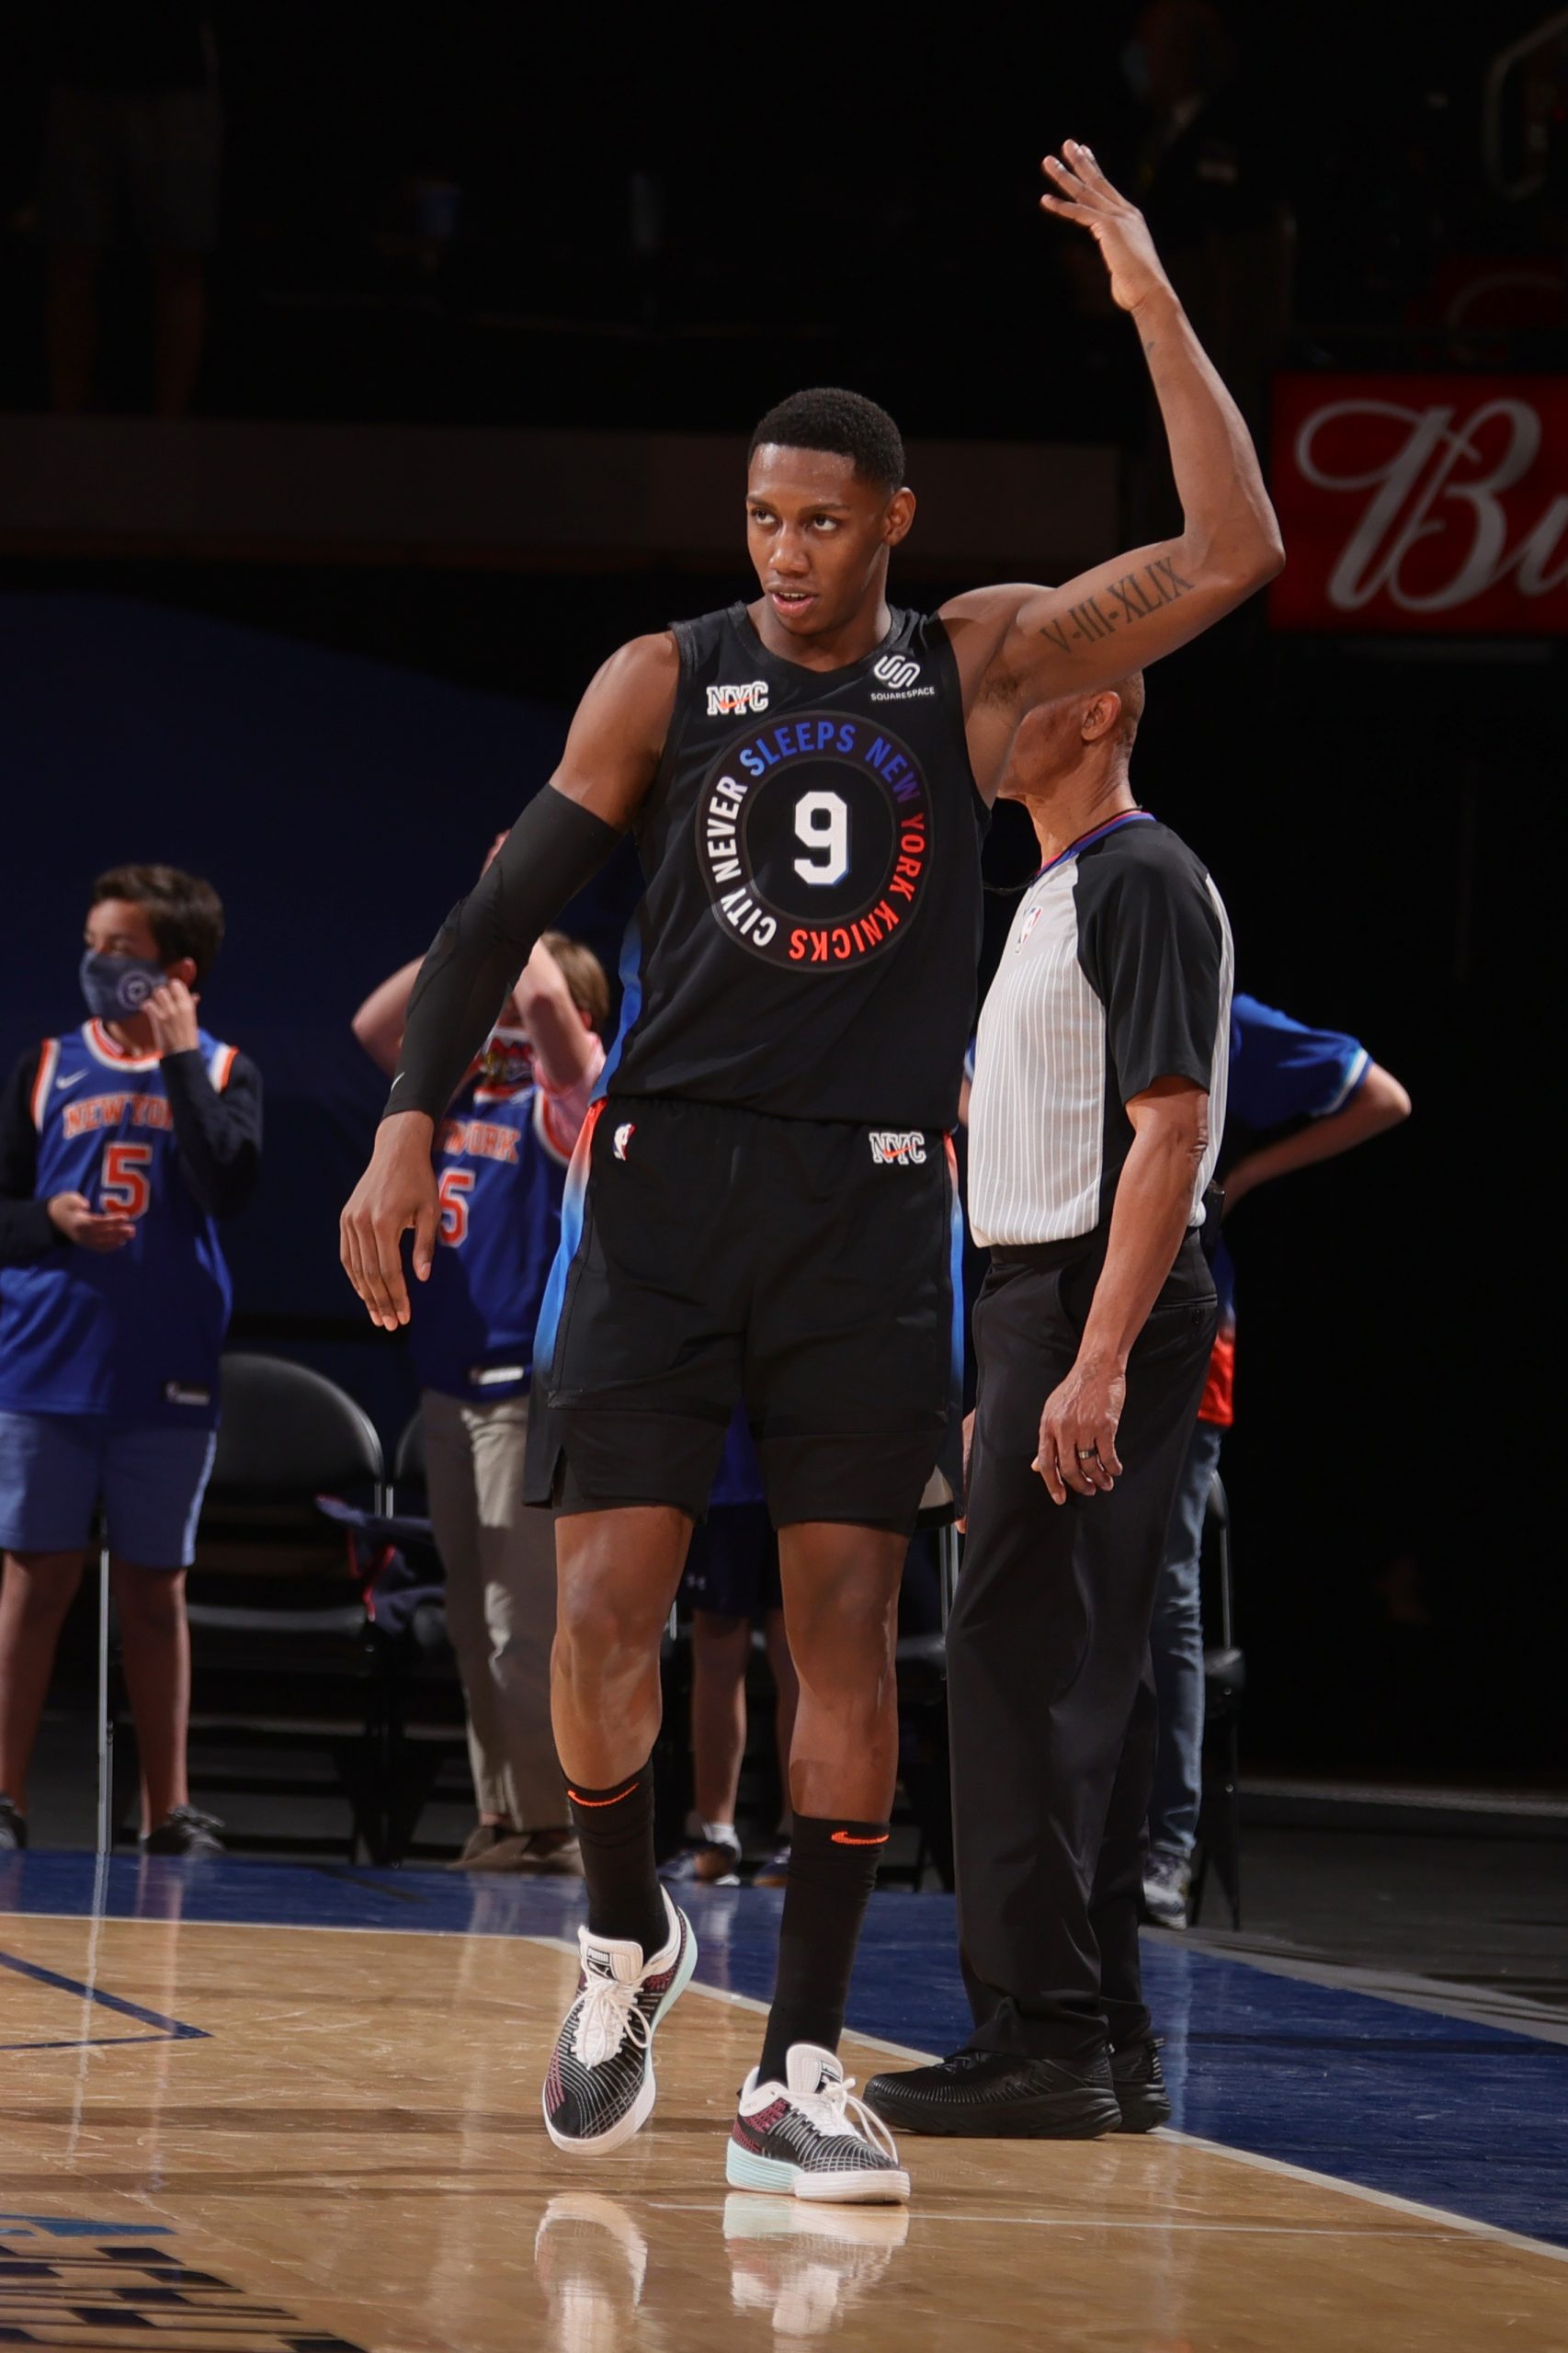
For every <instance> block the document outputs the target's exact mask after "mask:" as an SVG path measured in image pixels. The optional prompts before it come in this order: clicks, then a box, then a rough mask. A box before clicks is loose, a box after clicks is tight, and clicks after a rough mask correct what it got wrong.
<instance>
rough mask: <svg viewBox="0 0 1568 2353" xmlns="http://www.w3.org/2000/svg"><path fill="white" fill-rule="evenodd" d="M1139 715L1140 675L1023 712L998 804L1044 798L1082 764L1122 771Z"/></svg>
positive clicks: (1059, 697) (1138, 672)
mask: <svg viewBox="0 0 1568 2353" xmlns="http://www.w3.org/2000/svg"><path fill="white" fill-rule="evenodd" d="M1142 716H1143V673H1142V670H1130V671H1129V672H1128V674H1127V676H1126V677H1125V678H1118V679H1117V681H1116V683H1115V685H1114V686H1109V687H1097V688H1096V689H1095V691H1094V693H1093V694H1070V695H1057V696H1055V697H1054V698H1053V699H1051V701H1050V702H1042V703H1037V704H1036V705H1035V707H1034V709H1033V710H1028V711H1026V712H1025V713H1024V716H1023V719H1022V721H1021V722H1020V723H1019V726H1018V732H1017V735H1015V737H1014V738H1013V750H1012V756H1011V757H1010V758H1009V760H1008V762H1007V772H1006V776H1005V777H1004V778H1003V779H1002V784H1001V789H1000V797H1001V798H1002V799H1003V800H1004V801H1028V800H1031V799H1033V798H1035V797H1036V796H1038V795H1039V794H1041V793H1049V792H1050V791H1051V788H1052V786H1053V785H1055V784H1056V783H1057V782H1058V781H1060V780H1061V779H1062V778H1064V777H1067V776H1070V775H1073V774H1074V773H1076V772H1078V771H1079V770H1081V769H1082V768H1084V767H1085V766H1086V765H1087V764H1090V763H1094V764H1096V765H1097V766H1099V767H1104V768H1125V767H1126V766H1127V763H1128V760H1129V758H1130V756H1131V751H1132V745H1133V739H1134V737H1135V736H1136V735H1137V733H1138V722H1139V721H1140V720H1141V719H1142Z"/></svg>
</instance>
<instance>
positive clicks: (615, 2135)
mask: <svg viewBox="0 0 1568 2353" xmlns="http://www.w3.org/2000/svg"><path fill="white" fill-rule="evenodd" d="M680 1917H681V1921H682V1924H683V1926H684V1927H685V1929H686V1957H685V1959H684V1960H683V1961H681V1963H680V1965H679V1967H678V1968H677V1969H676V1973H675V1975H674V1976H673V1977H672V1978H671V1980H670V1982H669V1984H668V1986H667V1987H666V1988H665V1995H664V1998H663V2000H662V2001H661V2002H660V2004H659V2006H658V2008H657V2009H656V2010H655V2011H654V2012H653V2020H652V2022H651V2024H650V2026H649V2028H648V2048H647V2051H646V2052H645V2053H644V2055H643V2060H642V2082H641V2083H640V2084H639V2085H638V2086H637V2097H636V2098H635V2099H634V2100H633V2101H632V2103H631V2107H630V2108H629V2109H627V2111H626V2113H625V2115H624V2116H621V2117H618V2118H617V2119H616V2121H615V2122H614V2123H613V2124H612V2125H610V2127H609V2128H608V2131H604V2132H596V2133H595V2134H594V2135H593V2137H592V2138H591V2139H589V2140H579V2139H577V2138H576V2136H575V2135H574V2134H573V2133H571V2132H558V2131H556V2129H555V2126H554V2125H553V2124H552V2123H551V2120H550V2110H549V2109H548V2108H546V2107H545V2105H544V2095H543V2093H542V2092H541V2093H540V2113H541V2115H542V2116H543V2118H544V2129H545V2131H547V2132H548V2133H549V2135H550V2137H551V2141H552V2142H553V2143H554V2144H555V2146H556V2147H557V2148H558V2149H562V2150H564V2151H565V2152H566V2153H567V2154H568V2155H571V2156H585V2157H603V2156H608V2154H609V2152H610V2151H611V2150H612V2149H619V2148H620V2147H621V2146H622V2145H623V2144H624V2143H626V2142H628V2141H630V2140H631V2138H632V2136H633V2134H634V2133H638V2132H641V2131H642V2127H643V2126H644V2124H646V2123H647V2121H648V2119H649V2118H650V2116H652V2114H653V2102H654V2101H655V2099H657V2097H658V2096H659V2086H658V2083H657V2081H656V2079H655V2077H654V2075H653V2037H654V2036H655V2035H656V2034H657V2032H658V2030H659V2029H660V2028H661V2027H662V2026H663V2024H664V2022H665V2017H666V2015H667V2014H668V2012H669V2011H670V2010H671V2009H672V2008H673V2007H674V2006H675V2005H676V2002H678V2001H679V1999H680V1997H681V1995H683V1994H684V1993H685V1991H686V1989H687V1986H688V1985H689V1984H690V1983H691V1973H692V1971H693V1970H694V1969H695V1968H696V1967H697V1938H695V1937H694V1936H693V1935H692V1933H691V1922H690V1921H689V1920H688V1919H687V1916H686V1914H685V1913H684V1912H683V1913H682V1914H681V1915H680Z"/></svg>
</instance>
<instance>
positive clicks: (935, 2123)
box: [866, 2051, 1124, 2141]
mask: <svg viewBox="0 0 1568 2353" xmlns="http://www.w3.org/2000/svg"><path fill="white" fill-rule="evenodd" d="M866 2105H867V2107H868V2108H873V2109H875V2110H876V2112H877V2114H878V2115H879V2116H880V2117H881V2118H883V2119H884V2120H885V2121H886V2122H887V2123H889V2124H891V2125H892V2126H893V2127H894V2129H895V2130H896V2131H900V2132H945V2133H949V2134H953V2135H955V2136H961V2137H962V2138H964V2139H966V2140H971V2141H1097V2140H1099V2139H1100V2137H1101V2135H1102V2134H1104V2133H1107V2132H1119V2131H1122V2130H1123V2129H1124V2127H1123V2123H1122V2111H1121V2105H1120V2102H1119V2100H1118V2098H1117V2096H1116V2089H1115V2086H1114V2084H1113V2081H1112V2078H1111V2072H1110V2061H1109V2058H1108V2055H1107V2054H1106V2053H1105V2052H1101V2053H1100V2054H1099V2055H1098V2056H1097V2057H1096V2058H1094V2059H1091V2060H1089V2061H1088V2062H1087V2063H1085V2064H1084V2065H1082V2066H1079V2067H1067V2066H1063V2065H1062V2064H1061V2063H1059V2062H1058V2061H1057V2060H1054V2059H1021V2058H1017V2057H1016V2056H1014V2055H1012V2054H1011V2053H1009V2052H1004V2051H955V2052H954V2053H953V2055H952V2057H951V2058H950V2059H941V2060H938V2061H937V2063H936V2064H935V2065H934V2066H930V2067H915V2068H912V2069H911V2070H910V2072H909V2073H908V2074H907V2075H873V2076H872V2078H871V2080H870V2082H869V2084H868V2085H867V2086H866Z"/></svg>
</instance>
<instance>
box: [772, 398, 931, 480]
mask: <svg viewBox="0 0 1568 2353" xmlns="http://www.w3.org/2000/svg"><path fill="white" fill-rule="evenodd" d="M765 442H772V443H774V444H775V445H776V446H777V447H778V448H779V449H825V450H827V451H828V452H829V453H830V455H832V456H833V457H835V458H847V459H848V460H849V461H850V463H851V464H852V465H853V467H854V469H855V471H856V472H857V473H858V475H859V476H860V477H861V479H862V481H864V482H869V483H875V484H876V487H877V488H878V489H879V490H881V491H886V492H887V493H888V494H890V495H891V494H892V492H893V491H895V490H897V489H898V488H899V487H900V485H901V484H902V483H903V435H902V434H901V433H900V431H899V429H898V427H897V426H896V425H895V424H894V423H893V421H892V417H891V416H890V415H888V413H887V411H886V409H885V408H879V407H878V406H877V404H876V402H875V401H869V400H868V399H867V398H866V395H865V393H864V392H846V391H844V389H843V388H842V386H840V385H836V384H819V385H817V386H816V387H815V388H814V390H812V391H811V392H791V393H790V397H789V399H788V400H782V401H778V402H777V403H776V404H775V405H774V406H773V407H772V408H770V409H769V410H768V412H767V415H766V416H765V417H763V418H762V419H761V420H760V422H759V423H758V425H757V428H756V432H755V433H754V434H753V435H752V437H751V447H750V449H748V450H747V451H746V459H747V462H748V463H749V462H750V460H752V459H753V458H755V457H756V453H757V451H758V450H759V449H761V448H762V446H763V444H764V443H765Z"/></svg>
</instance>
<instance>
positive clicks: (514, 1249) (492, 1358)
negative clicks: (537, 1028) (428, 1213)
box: [410, 1031, 575, 1404]
mask: <svg viewBox="0 0 1568 2353" xmlns="http://www.w3.org/2000/svg"><path fill="white" fill-rule="evenodd" d="M574 1142H575V1137H574V1135H572V1134H570V1133H567V1132H565V1131H562V1129H560V1128H559V1127H558V1126H557V1124H556V1120H555V1117H554V1113H553V1107H552V1105H551V1099H550V1097H549V1096H548V1095H547V1094H546V1093H545V1091H544V1089H543V1088H542V1087H540V1086H536V1084H535V1082H534V1074H533V1066H532V1061H531V1058H530V1056H529V1053H528V1045H527V1041H526V1040H524V1039H522V1038H521V1037H520V1036H518V1035H517V1033H516V1032H507V1031H497V1032H496V1034H495V1035H494V1037H493V1038H492V1040H491V1041H490V1044H489V1046H488V1047H487V1049H486V1051H485V1055H484V1060H483V1063H482V1064H481V1066H480V1068H479V1069H478V1071H477V1072H476V1073H475V1074H473V1075H472V1077H471V1078H470V1079H469V1080H468V1081H467V1083H466V1084H465V1085H464V1086H463V1087H462V1088H461V1089H460V1092H459V1093H458V1094H457V1095H456V1096H454V1097H453V1098H452V1102H451V1105H450V1107H449V1110H448V1112H447V1116H446V1118H445V1119H444V1120H441V1121H440V1123H439V1125H438V1126H437V1131H436V1145H435V1159H436V1176H437V1185H438V1188H439V1193H440V1203H441V1222H440V1228H439V1231H438V1233H437V1250H436V1256H435V1263H434V1264H433V1266H432V1267H431V1269H430V1279H429V1281H428V1282H426V1283H423V1284H420V1283H415V1285H414V1286H413V1294H414V1296H413V1307H414V1313H413V1317H412V1319H411V1331H410V1336H411V1338H412V1340H413V1344H414V1365H415V1372H416V1373H417V1375H418V1378H419V1383H420V1386H421V1387H422V1388H425V1389H438V1390H440V1391H441V1392H442V1393H443V1394H444V1395H446V1396H449V1397H462V1398H466V1399H468V1400H470V1401H471V1402H472V1403H476V1404H477V1403H479V1402H480V1401H482V1400H483V1399H485V1398H489V1397H509V1396H512V1395H515V1394H516V1392H517V1391H518V1390H522V1389H526V1388H527V1387H528V1383H529V1381H530V1380H531V1378H532V1375H533V1356H534V1327H535V1325H536V1324H537V1323H538V1321H539V1310H540V1300H541V1299H542V1298H543V1296H544V1286H545V1282H546V1279H547V1278H548V1277H549V1274H550V1267H551V1260H552V1259H553V1257H554V1256H555V1249H556V1245H557V1243H558V1242H559V1240H560V1238H561V1196H562V1188H563V1187H564V1185H565V1181H566V1167H567V1163H568V1162H569V1160H570V1159H571V1156H572V1145H573V1143H574Z"/></svg>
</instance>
